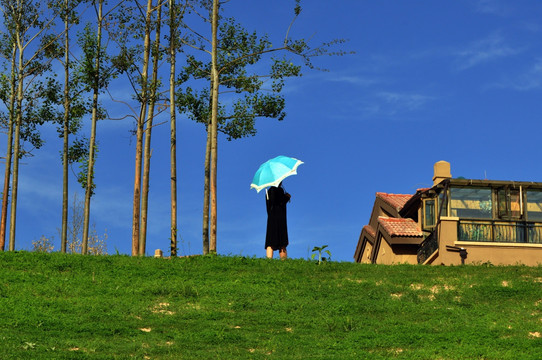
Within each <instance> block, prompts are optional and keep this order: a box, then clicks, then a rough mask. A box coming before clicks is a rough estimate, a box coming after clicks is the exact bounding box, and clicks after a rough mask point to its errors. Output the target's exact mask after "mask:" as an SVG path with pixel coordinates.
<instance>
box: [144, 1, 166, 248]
mask: <svg viewBox="0 0 542 360" xmlns="http://www.w3.org/2000/svg"><path fill="white" fill-rule="evenodd" d="M161 21H162V6H161V4H160V2H159V3H158V6H157V10H156V33H155V36H156V37H155V47H154V51H153V56H152V59H153V63H152V79H151V90H150V94H149V98H150V102H149V110H148V111H147V126H146V129H145V148H144V158H143V187H142V191H141V194H142V199H141V229H140V234H139V255H145V250H146V246H147V214H148V211H149V181H150V170H151V156H152V150H151V135H152V124H153V118H154V107H155V105H156V86H157V83H158V66H159V58H160V54H159V52H160V27H161Z"/></svg>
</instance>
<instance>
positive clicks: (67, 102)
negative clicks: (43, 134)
mask: <svg viewBox="0 0 542 360" xmlns="http://www.w3.org/2000/svg"><path fill="white" fill-rule="evenodd" d="M64 6H65V7H66V11H67V9H68V0H65V2H64ZM69 45H70V43H69V24H68V16H66V17H65V19H64V129H63V130H64V143H63V150H62V166H63V167H62V230H61V231H62V233H61V236H60V238H61V239H60V251H61V252H63V253H65V252H66V244H67V242H68V240H67V238H68V148H69V139H68V136H69V121H70V99H69V94H70V85H69V82H70V55H69V51H70V48H69Z"/></svg>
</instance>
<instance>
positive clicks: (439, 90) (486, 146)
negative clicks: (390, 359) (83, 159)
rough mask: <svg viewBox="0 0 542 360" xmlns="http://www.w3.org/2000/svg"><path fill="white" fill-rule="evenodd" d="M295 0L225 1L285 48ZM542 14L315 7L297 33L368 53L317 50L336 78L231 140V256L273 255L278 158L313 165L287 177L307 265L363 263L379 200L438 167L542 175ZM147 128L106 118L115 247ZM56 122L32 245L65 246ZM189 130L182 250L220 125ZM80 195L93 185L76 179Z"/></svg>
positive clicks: (151, 241) (20, 242) (30, 199)
mask: <svg viewBox="0 0 542 360" xmlns="http://www.w3.org/2000/svg"><path fill="white" fill-rule="evenodd" d="M292 3H293V1H286V0H280V1H273V2H269V1H248V0H232V1H230V2H229V3H228V4H227V5H226V6H225V10H226V15H228V16H233V17H236V18H237V19H238V20H239V21H240V22H241V23H243V24H244V25H245V26H246V27H247V28H248V29H250V30H257V31H259V32H268V33H269V34H270V35H271V38H272V39H274V41H277V42H280V41H281V39H282V37H283V36H284V33H285V31H286V28H287V26H288V24H289V21H290V20H291V14H292V10H291V5H292ZM540 19H542V3H540V2H539V1H536V0H532V1H528V0H523V1H504V0H483V1H482V0H480V1H476V0H454V1H432V0H423V1H422V0H417V1H416V0H408V1H407V0H393V1H392V0H383V1H360V0H338V1H329V0H310V1H308V0H307V1H305V3H304V4H303V12H302V14H301V16H300V18H299V19H298V20H297V22H296V23H295V25H294V28H293V30H292V35H293V36H297V37H311V38H312V41H313V43H314V44H317V43H319V42H322V41H328V40H330V39H334V38H345V39H349V42H348V43H346V44H345V45H344V49H345V50H353V51H355V52H356V54H354V55H347V56H342V57H326V58H322V59H317V60H315V63H316V64H317V65H320V66H322V67H325V68H328V69H329V70H330V71H329V72H320V71H306V72H305V74H304V76H303V77H301V78H297V79H292V80H290V81H288V83H287V86H286V88H285V91H284V94H285V97H286V112H287V114H288V115H287V117H286V119H285V120H284V121H282V122H278V121H276V120H273V119H261V120H259V121H258V123H257V129H258V133H257V135H256V136H255V137H251V138H246V139H241V140H235V141H231V142H228V141H226V140H225V138H224V137H222V138H221V139H220V141H219V149H218V151H219V155H218V161H219V172H218V243H217V244H218V245H217V248H218V252H219V253H220V254H225V255H228V254H232V255H246V256H258V257H263V256H265V250H264V240H265V226H266V213H265V202H264V194H263V193H259V194H257V193H256V191H254V190H251V189H250V182H251V180H252V176H253V174H254V172H255V171H256V169H257V168H258V166H259V165H260V163H262V162H264V161H265V160H267V159H269V158H271V157H274V156H277V155H288V156H293V157H296V158H299V159H301V160H303V161H304V162H305V164H303V165H301V166H300V167H299V169H298V175H297V176H293V177H290V178H288V179H287V180H285V182H284V185H285V187H286V189H287V191H288V192H290V193H291V194H292V202H291V203H290V204H289V208H288V226H289V235H290V246H289V248H288V251H289V255H290V256H291V257H294V258H307V257H309V256H310V253H311V249H312V248H313V247H314V246H322V245H329V250H330V251H331V253H332V257H333V259H335V260H339V261H352V257H353V254H354V251H355V247H356V244H357V241H358V237H359V234H360V231H361V228H362V227H363V225H365V224H366V223H367V222H368V220H369V217H370V213H371V210H372V206H373V202H374V198H375V193H376V192H388V193H404V194H412V193H414V192H415V191H416V189H417V188H420V187H425V186H430V185H431V183H432V175H433V164H434V163H435V162H437V161H439V160H446V161H449V162H450V163H451V171H452V176H454V177H458V176H463V177H466V178H474V179H483V178H489V179H496V180H518V181H520V180H521V181H536V182H542V169H541V168H540V166H539V154H540V152H541V150H540V143H541V142H540V130H541V127H542V125H541V120H542V101H540V99H541V96H542V42H541V41H540V39H541V38H542V22H541V20H540ZM119 89H120V90H119ZM116 91H117V92H119V96H122V95H123V91H122V88H118V87H117V88H116ZM124 95H125V94H124ZM117 106H118V105H117ZM115 110H116V111H118V113H123V112H127V110H126V109H123V108H121V107H119V108H116V109H115ZM164 120H165V119H164ZM132 129H133V122H131V121H130V120H123V121H103V122H101V123H100V124H99V127H98V140H99V145H100V153H99V158H98V161H97V170H96V183H97V188H96V196H95V198H94V199H93V202H92V206H91V217H92V219H93V222H94V223H95V224H96V229H97V231H98V233H100V234H101V233H103V232H104V231H107V234H108V240H107V244H108V249H109V253H115V250H118V251H119V252H120V253H129V251H130V246H131V214H132V195H133V175H134V145H135V139H134V137H133V136H132V135H131V134H130V130H132ZM43 131H44V134H45V135H46V138H47V143H46V145H45V146H44V147H43V148H42V149H40V150H38V151H36V152H35V156H34V157H33V158H29V159H25V160H24V164H25V165H24V166H22V169H21V172H20V184H21V189H20V192H19V213H18V223H17V243H16V247H17V249H30V247H31V245H30V244H31V241H32V240H35V239H38V238H39V237H40V236H41V235H45V236H49V237H51V236H53V237H54V241H55V245H56V247H59V238H60V237H59V235H58V231H57V229H58V228H59V227H60V211H61V191H62V183H61V164H60V161H59V151H60V148H61V142H60V140H59V139H58V138H56V135H55V130H54V129H53V128H46V129H44V130H43ZM178 131H179V139H178V151H179V153H178V161H179V164H178V166H179V169H178V170H179V180H180V183H179V224H180V229H179V234H180V238H179V248H180V251H181V253H183V254H199V253H201V251H202V245H201V222H202V220H201V219H202V200H203V161H204V149H205V133H204V129H203V128H202V127H201V126H200V125H198V124H194V123H192V122H191V121H190V120H188V119H186V118H185V117H183V116H179V118H178ZM168 136H169V127H168V126H167V125H162V126H158V127H157V128H156V129H155V131H154V132H153V140H152V141H153V162H152V165H151V172H152V173H151V186H152V187H151V193H150V212H149V233H148V234H149V235H148V240H147V252H148V253H149V254H152V253H153V252H154V249H157V248H161V249H164V250H166V249H167V248H168V244H169V239H168V237H169V216H170V215H169V153H168V151H169V148H168ZM4 142H5V141H2V143H1V144H0V145H1V148H0V150H1V151H3V152H5V150H4V149H5V145H4V144H3V143H4ZM73 192H78V193H79V194H80V195H81V196H82V194H83V192H82V190H81V189H80V187H79V185H78V184H76V183H75V182H73V181H72V183H71V193H72V194H73Z"/></svg>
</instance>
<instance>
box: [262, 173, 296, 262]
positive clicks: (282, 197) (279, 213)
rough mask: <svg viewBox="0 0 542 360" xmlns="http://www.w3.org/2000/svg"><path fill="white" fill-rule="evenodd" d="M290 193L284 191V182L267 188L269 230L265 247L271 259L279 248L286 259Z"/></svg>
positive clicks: (281, 255) (282, 256)
mask: <svg viewBox="0 0 542 360" xmlns="http://www.w3.org/2000/svg"><path fill="white" fill-rule="evenodd" d="M290 197H291V196H290V194H288V193H287V192H285V191H284V188H283V187H282V182H281V183H280V184H279V186H278V187H277V186H272V187H270V188H269V190H266V196H265V204H266V207H267V232H266V234H265V249H266V254H267V257H268V258H269V259H272V258H273V251H276V250H278V251H279V255H280V258H281V259H283V260H284V259H286V258H287V257H288V253H287V251H286V247H287V246H288V226H287V223H286V204H287V203H288V202H289V201H290Z"/></svg>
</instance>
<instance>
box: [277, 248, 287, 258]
mask: <svg viewBox="0 0 542 360" xmlns="http://www.w3.org/2000/svg"><path fill="white" fill-rule="evenodd" d="M279 255H280V258H281V260H284V259H286V258H288V252H287V251H286V247H283V248H280V250H279Z"/></svg>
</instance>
